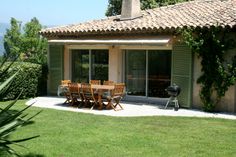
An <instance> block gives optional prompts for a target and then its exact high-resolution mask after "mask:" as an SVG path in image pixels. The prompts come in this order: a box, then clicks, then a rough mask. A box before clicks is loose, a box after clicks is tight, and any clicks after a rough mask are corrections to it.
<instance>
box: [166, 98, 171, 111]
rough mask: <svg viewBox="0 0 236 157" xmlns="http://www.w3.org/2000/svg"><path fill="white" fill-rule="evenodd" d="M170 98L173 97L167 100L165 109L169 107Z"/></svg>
mask: <svg viewBox="0 0 236 157" xmlns="http://www.w3.org/2000/svg"><path fill="white" fill-rule="evenodd" d="M170 99H171V98H169V100H168V101H167V103H166V106H165V109H166V108H167V106H168V104H169V103H170Z"/></svg>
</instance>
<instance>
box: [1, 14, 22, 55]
mask: <svg viewBox="0 0 236 157" xmlns="http://www.w3.org/2000/svg"><path fill="white" fill-rule="evenodd" d="M20 45H21V22H20V21H17V20H16V19H15V18H11V28H10V29H7V32H6V34H5V35H4V49H5V51H6V55H11V57H17V56H18V54H19V53H20Z"/></svg>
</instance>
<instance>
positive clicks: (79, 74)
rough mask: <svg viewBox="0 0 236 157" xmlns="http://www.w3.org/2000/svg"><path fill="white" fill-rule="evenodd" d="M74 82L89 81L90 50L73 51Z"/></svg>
mask: <svg viewBox="0 0 236 157" xmlns="http://www.w3.org/2000/svg"><path fill="white" fill-rule="evenodd" d="M72 81H73V82H88V81H89V50H72Z"/></svg>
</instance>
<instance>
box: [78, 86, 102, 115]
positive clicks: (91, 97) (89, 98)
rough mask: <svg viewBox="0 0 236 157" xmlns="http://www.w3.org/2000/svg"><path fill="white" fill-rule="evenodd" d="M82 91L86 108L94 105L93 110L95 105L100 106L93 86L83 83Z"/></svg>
mask: <svg viewBox="0 0 236 157" xmlns="http://www.w3.org/2000/svg"><path fill="white" fill-rule="evenodd" d="M81 91H82V96H83V100H84V103H85V105H86V106H87V105H88V104H90V103H92V107H91V108H90V109H91V110H92V109H93V108H94V106H95V105H98V99H97V97H96V96H95V94H94V91H93V89H92V87H91V84H88V83H82V84H81Z"/></svg>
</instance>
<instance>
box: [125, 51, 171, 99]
mask: <svg viewBox="0 0 236 157" xmlns="http://www.w3.org/2000/svg"><path fill="white" fill-rule="evenodd" d="M170 78H171V51H168V50H127V51H126V53H125V82H126V89H127V94H128V95H133V96H146V97H160V98H163V97H167V93H166V91H165V89H166V88H167V87H168V86H169V85H170Z"/></svg>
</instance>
